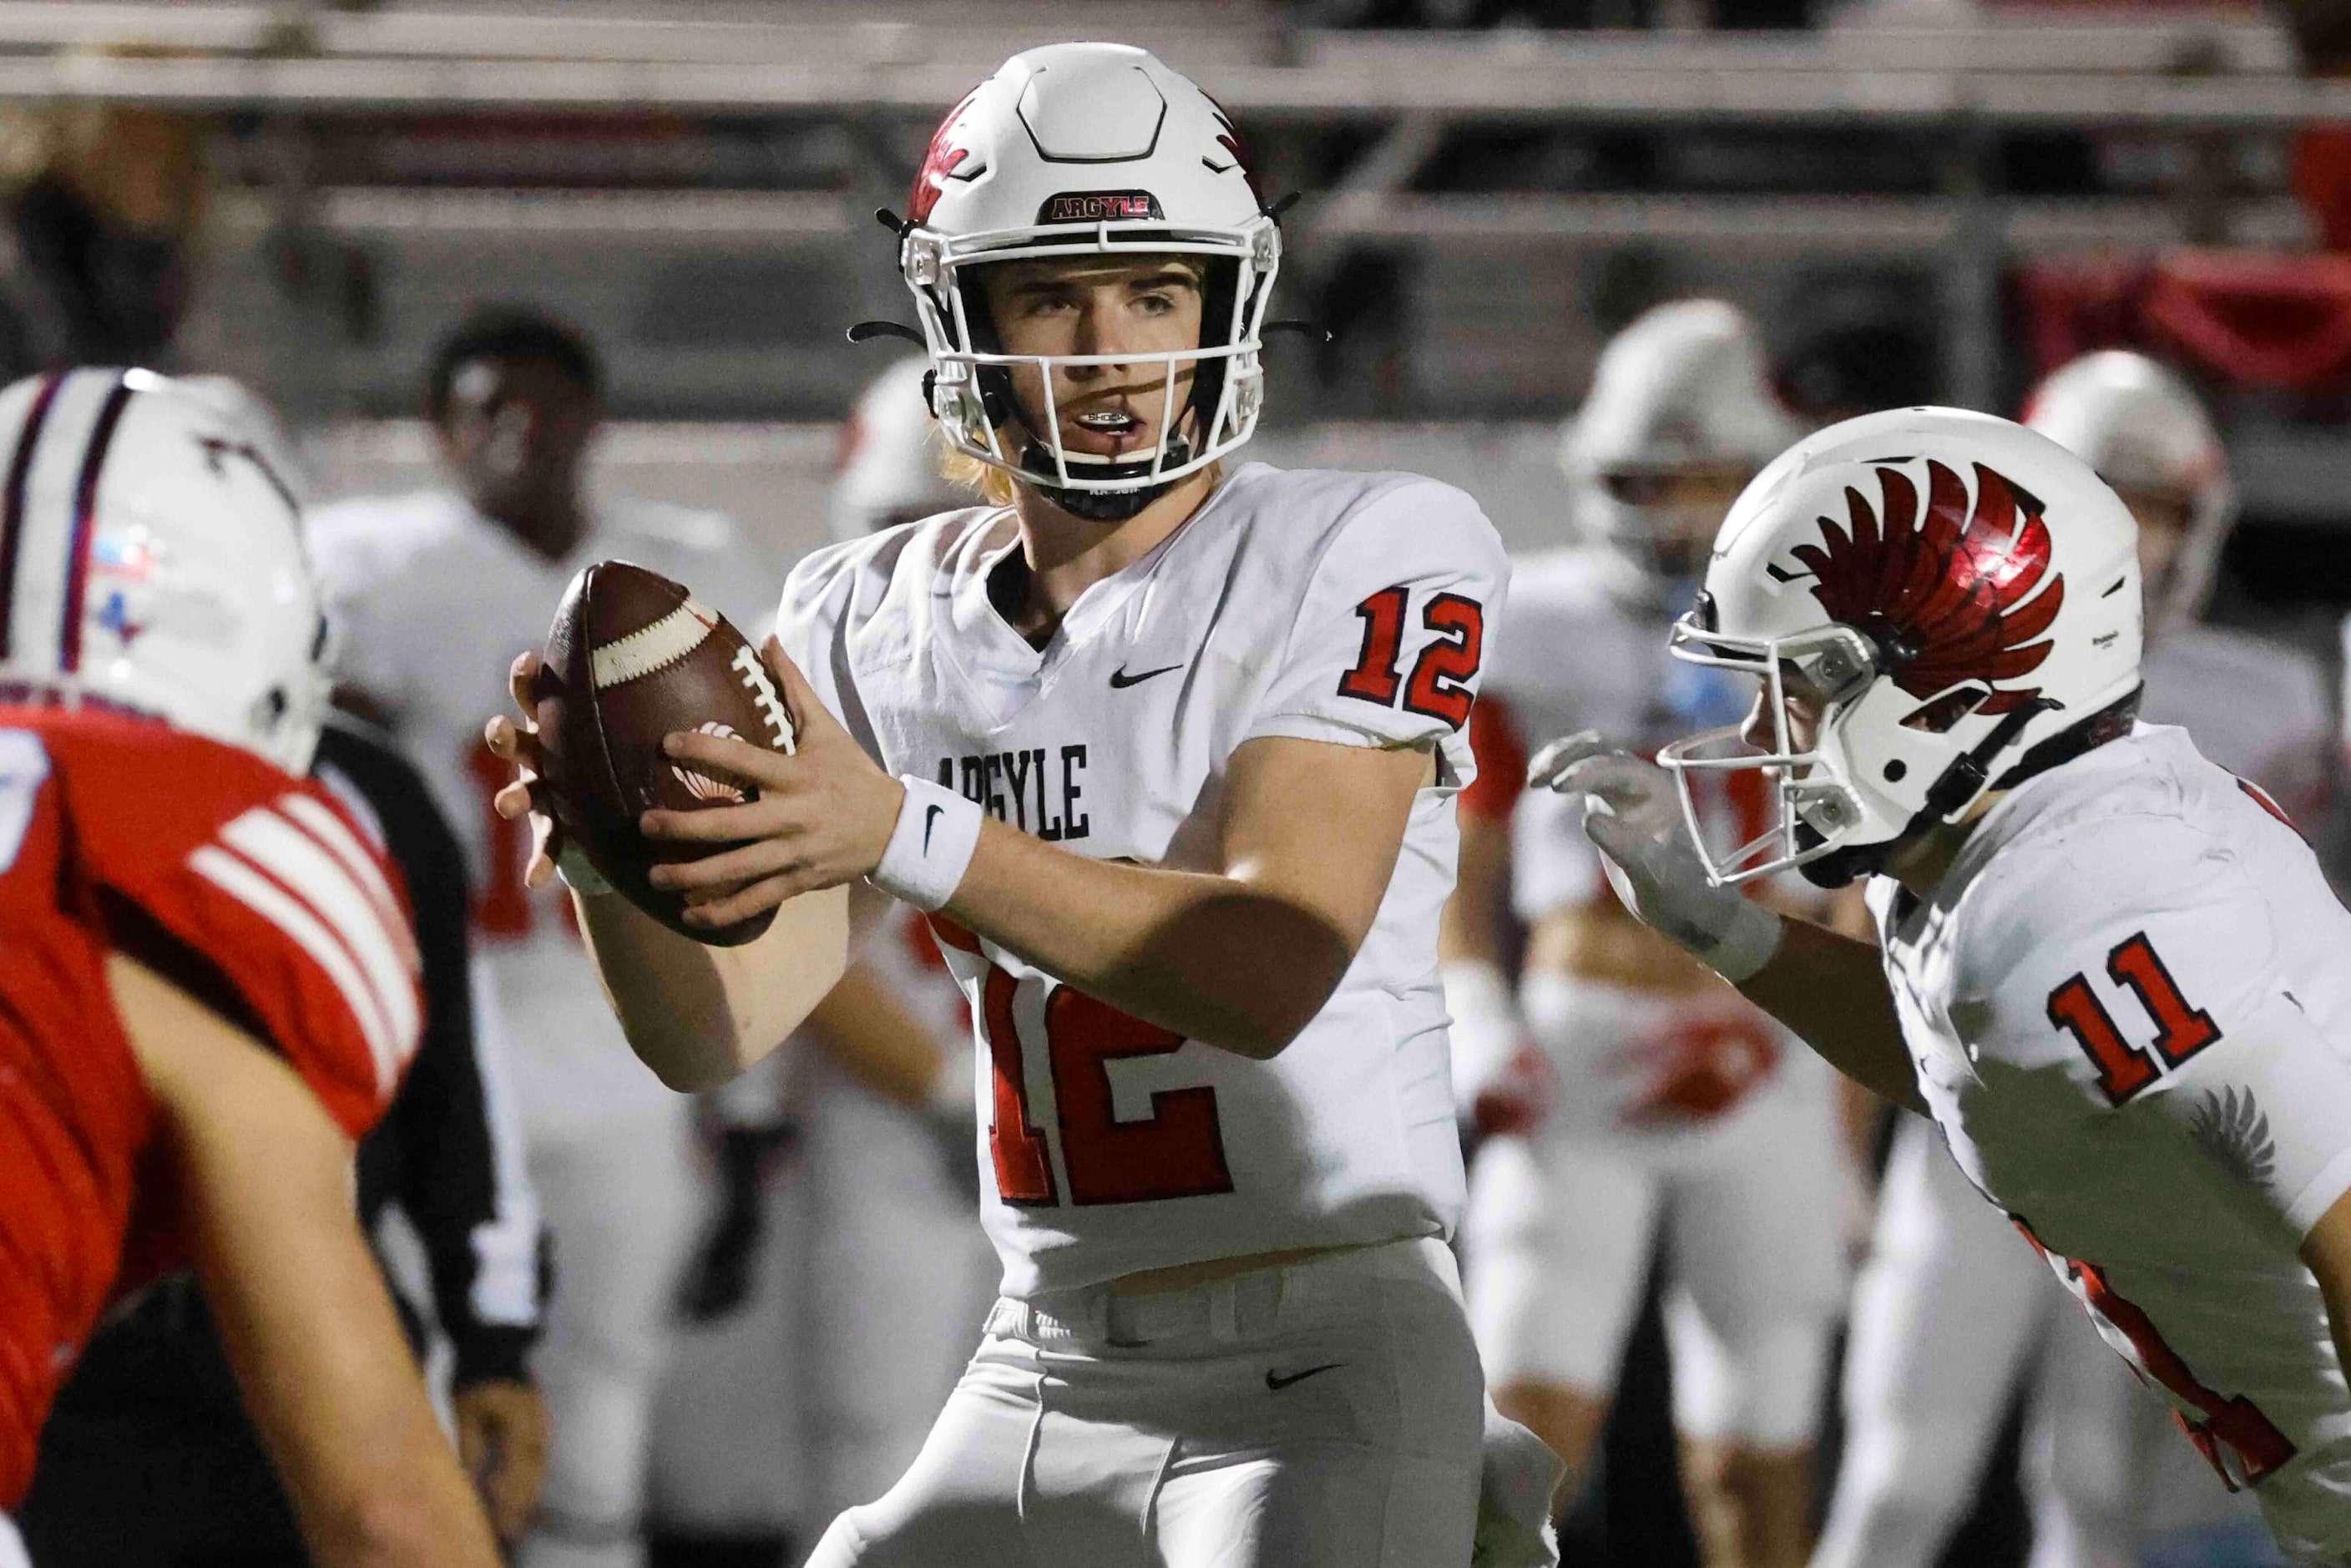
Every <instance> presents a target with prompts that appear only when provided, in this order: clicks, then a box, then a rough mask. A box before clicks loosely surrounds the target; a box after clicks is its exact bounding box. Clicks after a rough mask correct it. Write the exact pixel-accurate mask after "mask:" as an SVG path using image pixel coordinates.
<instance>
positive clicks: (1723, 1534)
mask: <svg viewBox="0 0 2351 1568" xmlns="http://www.w3.org/2000/svg"><path fill="white" fill-rule="evenodd" d="M1795 434H1796V432H1795V429H1794V427H1793V426H1792V423H1790V421H1789V419H1788V417H1787V416H1786V414H1784V413H1782V411H1781V408H1780V405H1779V402H1778V400H1777V399H1776V398H1775V397H1774V396H1773V394H1772V392H1771V386H1770V384H1769V382H1768V381H1767V380H1766V377H1765V371H1764V363H1763V354H1762V350H1761V344H1760V343H1759V342H1758V340H1757V338H1756V334H1755V331H1754V329H1753V327H1752V326H1751V325H1750V323H1749V322H1748V321H1747V319H1745V318H1744V317H1743V316H1741V315H1740V312H1739V311H1738V310H1737V309H1736V308H1733V307H1731V306H1729V305H1727V304H1725V303H1723V302H1722V301H1720V300H1714V299H1691V300H1682V301H1678V302H1676V303H1673V304H1667V305H1661V306H1658V307H1657V308H1655V309H1653V310H1651V311H1650V312H1649V313H1648V314H1647V315H1646V316H1644V317H1642V318H1641V319H1639V320H1637V321H1635V322H1634V323H1633V325H1631V326H1630V327H1628V328H1626V329H1625V330H1624V331H1623V332H1622V333H1620V334H1618V335H1617V337H1616V338H1615V339H1614V340H1613V341H1612V342H1611V343H1610V344H1609V345H1608V348H1607V350H1606V351H1605V352H1604V353H1603V354H1602V356H1601V359H1600V364H1599V368H1598V371H1597V372H1596V373H1595V375H1594V376H1593V385H1592V392H1591V394H1590V395H1589V396H1588V397H1587V398H1586V399H1585V400H1584V404H1583V411H1582V412H1581V413H1579V414H1578V415H1577V417H1576V418H1575V420H1574V421H1573V423H1572V424H1571V425H1570V426H1569V429H1568V432H1567V436H1566V440H1565V443H1564V444H1563V447H1562V466H1563V467H1564V468H1565V470H1566V472H1567V476H1568V479H1569V482H1570V484H1571V486H1573V499H1574V515H1575V517H1576V521H1577V525H1578V527H1579V528H1580V529H1581V530H1582V531H1583V533H1584V534H1585V535H1586V536H1587V538H1588V540H1589V542H1588V543H1586V544H1584V545H1583V546H1580V547H1576V548H1571V549H1562V550H1554V551H1549V552H1545V553H1543V554H1541V555H1536V556H1531V557H1527V558H1523V559H1519V560H1518V561H1516V562H1514V563H1513V570H1512V574H1511V585H1510V621H1509V622H1508V624H1507V625H1505V626H1502V627H1500V628H1499V629H1498V631H1497V632H1496V633H1495V635H1494V638H1493V640H1492V644H1491V648H1490V650H1489V657H1488V661H1487V672H1486V689H1485V692H1484V694H1483V695H1481V696H1480V698H1479V704H1478V707H1477V709H1476V712H1475V715H1474V716H1473V717H1472V720H1471V736H1472V738H1473V740H1474V741H1476V743H1477V747H1478V764H1479V766H1478V782H1477V784H1476V785H1475V786H1474V787H1473V788H1472V789H1470V790H1469V791H1468V792H1467V793H1466V794H1465V795H1464V796H1463V798H1462V815H1463V825H1462V857H1461V860H1462V875H1461V886H1460V891H1459V892H1458V894H1456V896H1455V898H1454V900H1453V903H1452V904H1450V905H1448V907H1447V924H1446V930H1445V934H1444V943H1443V946H1444V953H1445V957H1446V970H1445V982H1446V994H1447V999H1448V1000H1449V1001H1450V1002H1451V1004H1452V1007H1453V1013H1454V1019H1455V1022H1454V1030H1453V1038H1454V1048H1455V1091H1456V1092H1457V1094H1458V1095H1459V1096H1461V1097H1462V1098H1463V1099H1464V1101H1465V1102H1466V1103H1468V1105H1469V1106H1470V1107H1471V1109H1472V1113H1473V1114H1474V1113H1475V1110H1476V1107H1478V1106H1479V1105H1480V1104H1482V1105H1483V1107H1484V1110H1485V1115H1486V1118H1487V1120H1488V1123H1489V1128H1490V1129H1491V1130H1497V1131H1511V1130H1521V1129H1523V1130H1526V1131H1527V1132H1528V1134H1529V1135H1527V1136H1525V1137H1507V1136H1506V1137H1497V1138H1491V1139H1489V1140H1488V1141H1487V1143H1486V1144H1485V1145H1483V1146H1482V1147H1481V1149H1480V1150H1479V1156H1478V1163H1477V1166H1476V1168H1475V1170H1474V1171H1473V1172H1472V1175H1471V1182H1470V1188H1469V1209H1468V1220H1467V1222H1466V1232H1467V1237H1466V1239H1467V1252H1468V1275H1467V1279H1466V1281H1465V1283H1466V1284H1467V1286H1468V1297H1469V1311H1470V1322H1471V1323H1472V1324H1473V1325H1474V1326H1475V1328H1476V1330H1477V1333H1478V1348H1479V1352H1480V1354H1481V1355H1482V1356H1483V1358H1484V1362H1485V1366H1486V1375H1488V1376H1489V1378H1491V1379H1492V1380H1493V1383H1494V1399H1495V1403H1496V1404H1497V1405H1499V1406H1500V1407H1501V1409H1502V1410H1503V1412H1504V1413H1505V1414H1507V1415H1510V1416H1514V1417H1516V1418H1517V1419H1519V1420H1520V1421H1523V1422H1525V1423H1526V1424H1527V1425H1528V1426H1530V1427H1532V1428H1533V1429H1534V1430H1535V1432H1536V1433H1537V1434H1538V1435H1540V1436H1541V1437H1542V1438H1543V1440H1544V1441H1545V1442H1547V1443H1549V1444H1550V1445H1551V1447H1552V1451H1553V1452H1555V1453H1557V1454H1559V1455H1560V1456H1561V1457H1562V1458H1563V1459H1565V1460H1566V1461H1567V1464H1568V1467H1569V1470H1570V1472H1571V1474H1574V1473H1577V1472H1580V1471H1582V1470H1583V1469H1584V1468H1585V1466H1586V1463H1587V1461H1588V1459H1589V1458H1590V1456H1591V1453H1592V1451H1593V1447H1594V1445H1595V1444H1596V1443H1597V1441H1598V1438H1599V1435H1600V1429H1601V1425H1602V1422H1603V1420H1604V1417H1605V1416H1606V1414H1607V1411H1608V1406H1609V1396H1610V1393H1611V1391H1612V1390H1613V1388H1614V1385H1615V1381H1616V1373H1617V1367H1618V1365H1619V1364H1620V1363H1621V1362H1622V1361H1623V1359H1624V1354H1625V1340H1626V1337H1627V1336H1628V1334H1629V1333H1630V1332H1631V1330H1632V1326H1633V1320H1634V1317H1635V1313H1636V1312H1637V1311H1638V1309H1639V1307H1640V1305H1641V1301H1642V1296H1643V1293H1644V1291H1645V1289H1646V1285H1647V1283H1648V1279H1649V1262H1650V1254H1651V1250H1652V1249H1653V1247H1654V1246H1655V1245H1656V1240H1657V1238H1658V1237H1659V1236H1660V1235H1663V1236H1665V1237H1667V1238H1669V1239H1670V1243H1669V1244H1670V1247H1671V1260H1670V1267H1669V1270H1668V1278H1669V1280H1670V1281H1671V1287H1670V1290H1669V1291H1668V1294H1667V1298H1666V1306H1665V1326H1666V1333H1667V1343H1668V1345H1669V1346H1670V1350H1671V1354H1672V1358H1673V1372H1674V1375H1673V1390H1674V1403H1675V1425H1676V1427H1677V1428H1678V1430H1679V1432H1680V1434H1681V1437H1682V1441H1683V1451H1684V1464H1683V1475H1684V1479H1685V1484H1686V1485H1687V1490H1688V1492H1689V1500H1690V1512H1691V1516H1692V1519H1693V1521H1694V1522H1695V1523H1696V1524H1697V1526H1698V1537H1699V1540H1700V1542H1701V1544H1702V1546H1703V1548H1704V1550H1705V1554H1706V1558H1707V1561H1708V1563H1711V1564H1714V1565H1715V1568H1739V1565H1752V1568H1798V1565H1800V1564H1802V1563H1803V1561H1804V1558H1805V1554H1806V1552H1807V1551H1808V1550H1809V1548H1810V1544H1811V1524H1810V1520H1811V1510H1812V1490H1813V1489H1812V1475H1811V1469H1812V1467H1811V1451H1812V1443H1813V1436H1814V1428H1815V1427H1816V1425H1817V1419H1818V1414H1819V1408H1820V1403H1821V1386H1822V1382H1823V1374H1824V1372H1825V1370H1826V1364H1827V1355H1828V1344H1829V1336H1830V1333H1831V1331H1832V1327H1833V1324H1834V1319H1835V1317H1836V1314H1837V1312H1838V1310H1839V1308H1840V1306H1841V1305H1842V1303H1843V1299H1844V1240H1843V1237H1842V1228H1841V1224H1840V1213H1841V1210H1842V1208H1843V1207H1844V1205H1843V1203H1842V1197H1843V1194H1844V1191H1845V1189H1846V1186H1847V1184H1848V1182H1849V1180H1850V1177H1849V1176H1848V1174H1847V1172H1846V1171H1845V1170H1844V1160H1843V1156H1842V1154H1841V1149H1840V1144H1839V1139H1838V1136H1837V1124H1836V1120H1835V1116H1836V1106H1835V1102H1834V1093H1833V1085H1834V1081H1835V1074H1834V1073H1833V1072H1831V1071H1829V1070H1828V1069H1827V1067H1825V1066H1824V1065H1823V1063H1822V1062H1820V1061H1819V1060H1818V1059H1816V1058H1815V1057H1813V1054H1812V1053H1811V1052H1810V1051H1804V1050H1802V1049H1801V1048H1799V1047H1797V1046H1796V1045H1795V1042H1794V1041H1792V1040H1790V1039H1788V1037H1787V1034H1786V1031H1785V1030H1782V1029H1781V1028H1780V1026H1779V1025H1778V1024H1776V1023H1774V1022H1773V1021H1772V1020H1771V1019H1770V1018H1769V1017H1768V1016H1767V1015H1765V1014H1764V1013H1763V1012H1762V1011H1761V1009H1758V1008H1756V1007H1754V1006H1753V1005H1751V1004H1750V1003H1748V1002H1746V1001H1743V1000H1741V999H1740V998H1738V997H1736V996H1733V995H1729V994H1726V993H1725V992H1724V991H1723V989H1722V988H1721V987H1720V986H1719V985H1718V984H1716V983H1715V980H1714V978H1713V977H1712V976H1711V975H1709V974H1708V973H1707V971H1706V969H1705V968H1704V967H1702V966H1700V965H1698V964H1697V963H1696V962H1694V961H1693V960H1692V959H1691V958H1690V957H1689V956H1688V955H1687V954H1686V953H1684V952H1683V951H1682V950H1681V949H1680V948H1678V947H1677V946H1674V945H1673V944H1672V943H1671V942H1668V941H1667V940H1666V939H1665V938H1663V937H1661V936H1656V934H1655V933H1653V932H1651V931H1649V930H1648V929H1647V928H1646V927H1645V926H1643V925H1641V924H1640V922H1638V921H1636V920H1635V919H1633V918H1632V917H1631V916H1629V915H1626V914H1625V912H1624V908H1623V906H1622V905H1620V904H1618V903H1617V902H1616V899H1615V897H1614V894H1611V893H1610V892H1609V891H1608V884H1607V882H1606V880H1605V879H1604V877H1603V876H1602V875H1601V873H1600V864H1599V861H1598V859H1597V858H1596V857H1595V856H1594V855H1593V851H1592V846H1591V844H1590V842H1589V841H1587V840H1586V839H1585V838H1584V836H1583V829H1582V826H1581V824H1580V821H1579V820H1578V816H1579V814H1578V813H1577V812H1576V811H1575V810H1574V808H1573V804H1572V803H1571V802H1569V801H1565V800H1562V799H1561V798H1560V797H1558V796H1556V795H1552V794H1550V793H1548V792H1543V793H1537V794H1532V795H1529V794H1526V793H1525V792H1524V788H1523V787H1524V780H1525V777H1526V740H1527V739H1528V738H1529V737H1531V738H1532V739H1534V740H1537V741H1540V740H1541V739H1543V738H1544V737H1549V736H1554V735H1559V734H1562V733H1563V732H1565V731H1569V730H1574V729H1580V728H1585V727H1591V728H1597V729H1602V730H1604V731H1606V732H1608V733H1610V734H1612V735H1621V736H1624V737H1628V738H1630V739H1631V740H1632V741H1634V742H1635V744H1636V745H1638V746H1640V747H1644V748H1645V749H1646V748H1653V747H1656V746H1658V745H1661V744H1663V743H1664V742H1666V741H1668V740H1671V739H1673V738H1675V737H1677V736H1679V735H1682V734H1686V733H1687V731H1688V730H1690V729H1691V728H1693V727H1705V726H1708V725H1715V724H1721V723H1725V722H1727V721H1728V720H1729V719H1730V718H1732V717H1735V716H1737V714H1738V712H1739V711H1740V707H1741V706H1743V705H1744V703H1745V701H1746V693H1745V692H1744V691H1743V690H1741V689H1740V683H1739V682H1738V679H1737V677H1735V676H1731V675H1728V674H1723V673H1722V672H1720V671H1717V670H1708V669H1700V668H1696V667H1693V666H1690V665H1687V664H1681V663H1679V662H1677V661H1676V660H1674V659H1672V658H1669V657H1668V656H1667V653H1666V635H1667V632H1668V631H1669V630H1670V628H1671V626H1672V623H1673V618H1674V617H1675V616H1676V615H1677V614H1678V613H1680V612H1682V611H1684V610H1686V609H1687V608H1688V607H1689V604H1690V601H1691V600H1692V599H1693V598H1694V597H1695V595H1696V594H1697V591H1698V575H1699V573H1700V571H1701V570H1703V569H1704V567H1705V564H1706V553H1707V550H1708V549H1709V548H1710V547H1711V546H1712V544H1713V541H1714V534H1715V530H1716V529H1717V528H1719V527H1720V526H1721V524H1722V518H1723V515H1724V514H1725V513H1726V512H1728V511H1729V509H1730V504H1731V502H1732V501H1734V500H1736V499H1738V497H1739V493H1740V490H1742V489H1744V488H1745V487H1746V485H1747V482H1748V481H1749V480H1750V479H1752V478H1753V477H1754V476H1755V475H1756V472H1757V471H1758V470H1760V469H1761V467H1762V466H1763V465H1765V464H1766V463H1768V462H1770V461H1771V459H1772V458H1773V457H1775V456H1777V455H1779V453H1780V452H1781V450H1782V448H1784V447H1785V446H1786V445H1787V444H1788V443H1789V442H1790V441H1791V440H1792V439H1793V438H1794V436H1795ZM1562 649H1573V650H1574V654H1573V657H1572V658H1562V656H1561V651H1562ZM1744 782H1749V783H1751V782H1752V781H1751V780H1749V781H1744ZM1761 804H1762V797H1761V791H1760V790H1756V789H1731V790H1716V791H1713V792H1712V795H1711V798H1710V799H1709V800H1708V810H1712V811H1716V812H1719V813H1728V814H1730V815H1733V816H1737V815H1740V814H1742V813H1743V814H1744V815H1745V816H1746V817H1749V818H1751V817H1753V816H1754V815H1755V813H1756V811H1757V810H1758V809H1760V807H1761ZM1789 880H1790V881H1791V882H1792V883H1794V884H1795V888H1796V890H1797V891H1796V892H1795V894H1793V896H1794V897H1795V899H1796V900H1797V902H1798V904H1801V905H1802V906H1805V907H1812V908H1815V909H1817V908H1818V907H1819V906H1820V904H1822V902H1823V898H1824V897H1825V895H1824V894H1821V893H1820V892H1818V891H1817V890H1815V889H1813V888H1810V887H1809V886H1807V885H1806V884H1804V883H1802V882H1801V880H1799V879H1794V878H1791V879H1789ZM1506 904H1508V905H1510V906H1511V907H1512V908H1514V910H1515V912H1516V914H1517V915H1518V916H1519V917H1520V919H1521V920H1523V921H1524V922H1525V923H1526V925H1527V942H1526V950H1525V952H1526V956H1525V961H1524V967H1523V972H1522V974H1521V976H1520V979H1519V981H1518V984H1517V986H1516V987H1515V988H1513V987H1512V986H1511V985H1510V982H1509V981H1508V980H1507V979H1506V978H1505V972H1504V969H1503V967H1502V965H1503V962H1504V953H1505V950H1506V949H1505V944H1504V942H1503V939H1502V935H1501V932H1500V930H1499V925H1500V921H1499V912H1500V911H1501V909H1502V908H1503V907H1504V906H1505V905H1506ZM1530 1044H1531V1046H1532V1047H1533V1050H1534V1051H1535V1052H1537V1053H1539V1054H1538V1056H1537V1058H1536V1060H1535V1061H1533V1062H1530V1061H1528V1059H1527V1056H1526V1054H1525V1052H1526V1048H1527V1047H1528V1046H1529V1045H1530Z"/></svg>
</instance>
